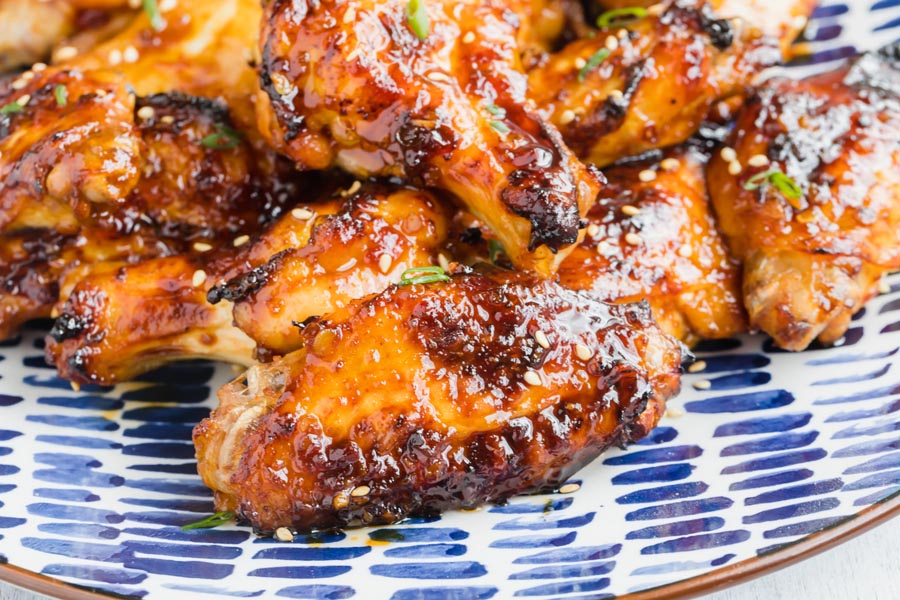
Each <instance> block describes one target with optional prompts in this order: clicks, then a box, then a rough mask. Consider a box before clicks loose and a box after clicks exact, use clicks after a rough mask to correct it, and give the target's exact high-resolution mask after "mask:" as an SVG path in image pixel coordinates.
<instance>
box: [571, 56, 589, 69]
mask: <svg viewBox="0 0 900 600" xmlns="http://www.w3.org/2000/svg"><path fill="white" fill-rule="evenodd" d="M573 64H574V65H575V68H576V69H583V68H585V67H586V66H587V61H586V60H585V59H583V58H581V57H580V56H579V57H578V58H576V59H575V62H574V63H573Z"/></svg>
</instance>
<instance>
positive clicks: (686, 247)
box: [678, 244, 694, 258]
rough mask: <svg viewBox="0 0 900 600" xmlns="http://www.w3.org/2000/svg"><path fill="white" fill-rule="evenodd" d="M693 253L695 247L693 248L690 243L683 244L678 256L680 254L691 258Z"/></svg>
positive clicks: (682, 256)
mask: <svg viewBox="0 0 900 600" xmlns="http://www.w3.org/2000/svg"><path fill="white" fill-rule="evenodd" d="M693 253H694V249H693V248H691V247H690V246H689V245H688V244H682V245H681V248H679V249H678V256H680V257H681V258H689V257H690V256H691V254H693Z"/></svg>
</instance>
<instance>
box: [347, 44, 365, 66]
mask: <svg viewBox="0 0 900 600" xmlns="http://www.w3.org/2000/svg"><path fill="white" fill-rule="evenodd" d="M360 54H362V47H361V46H357V47H356V48H354V49H353V50H351V51H350V53H349V54H347V62H350V61H354V60H356V59H357V57H358V56H359V55H360Z"/></svg>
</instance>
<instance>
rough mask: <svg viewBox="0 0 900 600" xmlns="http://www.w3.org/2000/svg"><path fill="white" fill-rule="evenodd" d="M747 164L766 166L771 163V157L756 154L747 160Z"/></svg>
mask: <svg viewBox="0 0 900 600" xmlns="http://www.w3.org/2000/svg"><path fill="white" fill-rule="evenodd" d="M747 164H748V165H750V166H751V167H764V166H766V165H767V164H769V157H768V156H766V155H765V154H754V155H753V156H751V157H750V158H749V160H747Z"/></svg>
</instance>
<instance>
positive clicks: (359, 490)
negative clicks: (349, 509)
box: [350, 485, 372, 498]
mask: <svg viewBox="0 0 900 600" xmlns="http://www.w3.org/2000/svg"><path fill="white" fill-rule="evenodd" d="M370 491H372V490H370V489H369V486H367V485H360V486H357V487H355V488H353V490H352V491H351V492H350V495H351V496H353V497H354V498H362V497H363V496H368V495H369V492H370Z"/></svg>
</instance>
